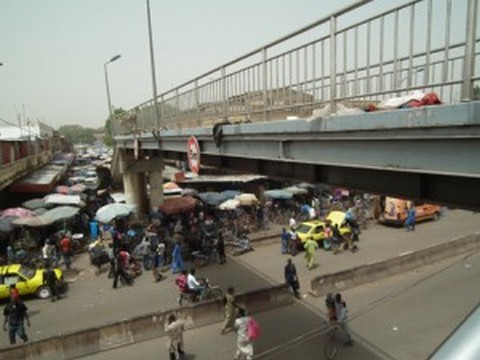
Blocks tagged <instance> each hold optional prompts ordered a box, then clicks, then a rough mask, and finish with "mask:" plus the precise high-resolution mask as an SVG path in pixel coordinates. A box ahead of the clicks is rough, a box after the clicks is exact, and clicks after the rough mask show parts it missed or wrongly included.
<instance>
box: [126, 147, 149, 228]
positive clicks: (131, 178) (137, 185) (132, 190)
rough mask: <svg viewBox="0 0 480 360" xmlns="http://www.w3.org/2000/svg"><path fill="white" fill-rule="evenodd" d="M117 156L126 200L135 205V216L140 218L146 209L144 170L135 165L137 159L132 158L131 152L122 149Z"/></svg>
mask: <svg viewBox="0 0 480 360" xmlns="http://www.w3.org/2000/svg"><path fill="white" fill-rule="evenodd" d="M119 156H120V158H119V160H120V166H119V168H120V173H121V174H122V181H123V191H124V192H125V198H126V202H127V204H132V205H135V207H136V211H135V217H136V218H137V219H140V218H142V217H143V215H144V214H145V213H147V211H148V201H147V183H146V177H145V171H144V169H142V168H139V167H138V166H136V165H137V164H138V160H135V159H134V156H133V153H130V152H128V151H126V150H123V151H121V153H120V154H119Z"/></svg>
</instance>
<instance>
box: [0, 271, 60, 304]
mask: <svg viewBox="0 0 480 360" xmlns="http://www.w3.org/2000/svg"><path fill="white" fill-rule="evenodd" d="M43 271H44V269H31V268H29V267H27V266H25V265H20V264H11V265H4V266H0V300H1V299H8V297H9V296H10V291H9V287H10V285H11V284H15V287H16V288H17V289H18V292H19V293H20V296H24V295H36V296H37V297H39V298H40V299H47V298H49V297H50V296H51V291H50V288H49V287H48V286H45V285H43ZM54 271H55V274H56V275H57V279H59V290H60V292H64V291H65V289H66V283H65V281H64V278H63V273H62V270H60V269H54Z"/></svg>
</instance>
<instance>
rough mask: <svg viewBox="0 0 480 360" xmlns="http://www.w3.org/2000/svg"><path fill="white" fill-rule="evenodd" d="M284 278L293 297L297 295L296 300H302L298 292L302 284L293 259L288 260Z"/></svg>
mask: <svg viewBox="0 0 480 360" xmlns="http://www.w3.org/2000/svg"><path fill="white" fill-rule="evenodd" d="M284 276H285V282H286V283H287V284H288V285H289V286H290V288H291V289H292V292H293V295H295V297H296V298H298V299H300V294H299V292H298V290H299V289H300V282H299V281H298V275H297V268H296V267H295V264H294V263H293V262H292V259H287V265H285V269H284Z"/></svg>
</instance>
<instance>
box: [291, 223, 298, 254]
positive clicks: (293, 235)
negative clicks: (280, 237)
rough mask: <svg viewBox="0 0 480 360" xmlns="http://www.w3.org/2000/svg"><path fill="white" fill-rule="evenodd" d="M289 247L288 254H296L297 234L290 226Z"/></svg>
mask: <svg viewBox="0 0 480 360" xmlns="http://www.w3.org/2000/svg"><path fill="white" fill-rule="evenodd" d="M289 237H290V241H289V248H290V255H292V256H296V255H297V253H298V236H297V233H296V232H295V230H294V229H293V228H292V229H291V230H290V232H289Z"/></svg>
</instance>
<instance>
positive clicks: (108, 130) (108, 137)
mask: <svg viewBox="0 0 480 360" xmlns="http://www.w3.org/2000/svg"><path fill="white" fill-rule="evenodd" d="M126 113H127V111H126V110H124V109H122V108H118V109H114V110H113V119H111V118H108V119H107V121H105V126H104V128H105V137H104V138H103V142H104V143H105V145H107V146H112V145H113V124H112V122H115V121H120V119H121V117H122V116H124V115H125V114H126ZM112 120H113V121H112Z"/></svg>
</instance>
